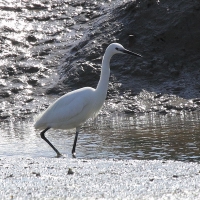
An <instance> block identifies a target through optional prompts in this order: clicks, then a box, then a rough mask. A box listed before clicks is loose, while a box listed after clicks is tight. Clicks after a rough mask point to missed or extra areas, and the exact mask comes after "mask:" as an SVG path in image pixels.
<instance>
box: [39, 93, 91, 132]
mask: <svg viewBox="0 0 200 200" xmlns="http://www.w3.org/2000/svg"><path fill="white" fill-rule="evenodd" d="M86 105H87V101H84V98H83V97H82V98H81V97H77V96H76V97H75V96H74V95H69V96H68V95H64V96H62V97H61V98H59V99H58V100H57V101H56V102H55V103H53V104H52V105H51V106H50V107H49V108H48V109H47V110H46V111H45V112H44V113H43V114H42V115H41V116H40V117H39V119H38V120H37V122H36V123H35V127H36V128H40V127H41V128H44V127H48V126H50V127H51V125H53V126H55V125H56V124H57V125H58V126H59V124H62V123H64V122H67V121H68V120H70V119H72V118H74V117H75V116H77V115H79V113H81V111H82V110H83V108H84V107H85V106H86Z"/></svg>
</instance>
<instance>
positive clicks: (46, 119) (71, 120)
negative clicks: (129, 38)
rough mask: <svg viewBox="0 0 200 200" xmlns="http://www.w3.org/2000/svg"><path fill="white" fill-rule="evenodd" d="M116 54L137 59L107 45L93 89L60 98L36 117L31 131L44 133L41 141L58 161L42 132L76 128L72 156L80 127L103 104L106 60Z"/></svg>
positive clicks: (108, 66) (108, 69)
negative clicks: (51, 129) (97, 79)
mask: <svg viewBox="0 0 200 200" xmlns="http://www.w3.org/2000/svg"><path fill="white" fill-rule="evenodd" d="M116 53H122V54H124V53H127V54H131V55H135V56H139V57H141V55H139V54H136V53H134V52H131V51H128V50H126V49H125V48H124V47H123V46H122V45H120V44H118V43H112V44H110V45H109V46H108V47H107V49H106V52H105V54H104V57H103V60H102V69H101V76H100V80H99V83H98V85H97V88H96V89H94V88H91V87H84V88H81V89H78V90H75V91H72V92H69V93H67V94H65V95H63V96H62V97H60V98H59V99H57V100H56V101H55V102H54V103H53V104H52V105H50V106H49V107H48V108H47V109H46V110H45V111H44V112H43V113H42V114H41V115H39V117H38V119H37V121H36V122H35V124H34V127H35V128H36V129H44V131H42V132H41V137H42V139H44V140H45V141H46V142H47V143H48V144H49V145H50V146H51V147H52V148H53V149H54V151H55V152H56V153H57V156H58V157H59V156H61V154H60V152H59V151H58V150H57V149H56V148H55V147H54V146H53V145H52V144H51V143H50V142H49V140H48V139H47V138H46V137H45V135H44V134H45V132H46V131H47V130H48V129H49V128H54V129H72V128H76V136H75V140H74V145H73V149H72V154H73V156H75V148H76V142H77V138H78V133H79V128H80V126H81V124H82V123H84V122H85V121H86V120H87V119H89V118H91V117H95V116H96V115H97V113H98V111H99V110H100V109H101V107H102V105H103V103H104V101H105V98H106V94H107V89H108V82H109V77H110V59H111V57H112V56H113V55H114V54H116Z"/></svg>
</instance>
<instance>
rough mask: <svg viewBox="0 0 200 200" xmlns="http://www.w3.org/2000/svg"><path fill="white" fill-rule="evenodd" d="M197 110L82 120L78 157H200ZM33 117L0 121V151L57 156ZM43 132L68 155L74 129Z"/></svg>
mask: <svg viewBox="0 0 200 200" xmlns="http://www.w3.org/2000/svg"><path fill="white" fill-rule="evenodd" d="M199 118H200V116H199V113H197V112H196V113H191V112H190V113H179V114H170V115H159V114H156V113H147V114H140V115H138V114H137V115H120V116H118V115H115V116H99V117H98V118H97V119H96V120H94V121H89V122H87V123H85V124H84V126H83V129H82V133H80V135H79V138H78V143H77V149H76V153H77V154H76V155H77V158H84V159H108V158H112V159H158V160H165V159H167V160H168V159H169V160H179V161H193V162H197V161H199V160H200V149H199V147H200V134H199V132H200V122H199ZM39 133H40V132H39V131H36V130H34V128H33V126H32V122H10V123H1V129H0V141H1V142H0V157H3V156H30V157H41V156H42V157H55V153H54V152H53V150H52V149H51V148H50V147H49V146H48V145H47V144H46V143H45V142H44V141H43V140H42V139H41V138H40V134H39ZM46 136H47V138H48V139H49V140H50V141H51V142H52V143H53V144H54V145H55V146H56V148H58V149H59V151H60V152H61V153H62V154H64V155H65V157H69V158H71V149H72V145H73V140H74V136H75V132H74V130H69V131H63V130H53V129H52V130H49V132H48V133H47V135H46Z"/></svg>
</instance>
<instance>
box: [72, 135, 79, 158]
mask: <svg viewBox="0 0 200 200" xmlns="http://www.w3.org/2000/svg"><path fill="white" fill-rule="evenodd" d="M77 139H78V131H76V135H75V138H74V145H73V148H72V156H73V157H74V158H76V152H75V150H76V142H77Z"/></svg>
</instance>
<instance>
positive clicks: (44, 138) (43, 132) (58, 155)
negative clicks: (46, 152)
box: [40, 128, 62, 157]
mask: <svg viewBox="0 0 200 200" xmlns="http://www.w3.org/2000/svg"><path fill="white" fill-rule="evenodd" d="M49 129H50V128H46V129H45V130H44V131H42V132H41V133H40V136H41V138H42V139H43V140H45V141H46V142H47V143H48V144H49V145H50V146H51V147H52V148H53V150H54V151H55V152H56V153H57V157H61V156H62V155H61V153H60V152H59V151H58V150H57V149H56V148H55V147H54V146H53V144H51V142H49V140H48V139H47V138H46V137H45V135H44V134H45V132H46V131H48V130H49Z"/></svg>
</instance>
